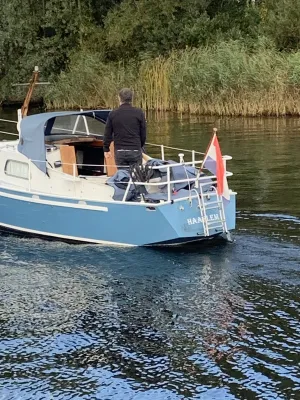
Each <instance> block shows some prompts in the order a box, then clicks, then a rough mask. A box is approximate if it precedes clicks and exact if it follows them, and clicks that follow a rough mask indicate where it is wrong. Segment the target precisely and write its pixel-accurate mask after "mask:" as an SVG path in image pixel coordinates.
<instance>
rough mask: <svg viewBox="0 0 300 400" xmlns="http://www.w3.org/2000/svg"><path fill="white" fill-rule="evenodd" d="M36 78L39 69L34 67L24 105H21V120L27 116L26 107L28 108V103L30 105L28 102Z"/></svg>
mask: <svg viewBox="0 0 300 400" xmlns="http://www.w3.org/2000/svg"><path fill="white" fill-rule="evenodd" d="M38 78H39V67H34V71H33V75H32V78H31V80H30V83H29V88H28V91H27V94H26V97H25V100H24V103H23V105H22V108H21V114H22V118H24V117H26V116H27V113H28V107H29V103H30V100H31V96H32V92H33V89H34V86H35V84H36V83H37V81H38Z"/></svg>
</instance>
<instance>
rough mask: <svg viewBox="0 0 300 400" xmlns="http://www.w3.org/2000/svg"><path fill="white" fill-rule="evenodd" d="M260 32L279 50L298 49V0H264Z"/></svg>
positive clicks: (299, 3)
mask: <svg viewBox="0 0 300 400" xmlns="http://www.w3.org/2000/svg"><path fill="white" fill-rule="evenodd" d="M261 15H262V18H263V24H262V30H263V32H264V33H265V34H267V35H269V36H270V37H272V39H273V40H274V41H275V43H276V45H277V47H278V48H279V49H280V50H297V49H299V47H300V25H299V20H300V0H281V1H273V0H265V1H264V2H263V3H262V4H261Z"/></svg>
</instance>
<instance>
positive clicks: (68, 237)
mask: <svg viewBox="0 0 300 400" xmlns="http://www.w3.org/2000/svg"><path fill="white" fill-rule="evenodd" d="M1 226H3V227H4V228H8V229H14V230H16V231H20V232H27V233H33V234H36V235H43V236H51V237H56V238H60V239H67V240H75V241H76V240H77V241H79V242H86V243H97V244H105V245H114V246H123V247H134V246H136V245H134V244H128V243H118V242H110V241H107V240H96V239H87V238H81V237H77V236H68V235H60V234H58V233H51V232H42V231H37V230H35V229H28V228H21V227H20V226H15V225H9V224H3V223H2V222H1V223H0V227H1Z"/></svg>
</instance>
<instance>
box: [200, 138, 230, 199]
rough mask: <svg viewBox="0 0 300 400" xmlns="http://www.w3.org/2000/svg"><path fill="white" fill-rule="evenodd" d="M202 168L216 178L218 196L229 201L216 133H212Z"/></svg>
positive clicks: (224, 170)
mask: <svg viewBox="0 0 300 400" xmlns="http://www.w3.org/2000/svg"><path fill="white" fill-rule="evenodd" d="M203 168H206V169H207V170H208V171H210V172H211V173H212V174H214V175H215V176H216V177H217V193H218V195H220V196H223V197H224V198H225V199H226V200H230V193H229V188H228V183H227V178H226V169H225V166H224V161H223V158H222V153H221V149H220V145H219V141H218V138H217V134H216V133H214V135H213V137H212V139H211V142H210V144H209V146H208V148H207V150H206V153H205V156H204V159H203V163H202V168H201V169H203Z"/></svg>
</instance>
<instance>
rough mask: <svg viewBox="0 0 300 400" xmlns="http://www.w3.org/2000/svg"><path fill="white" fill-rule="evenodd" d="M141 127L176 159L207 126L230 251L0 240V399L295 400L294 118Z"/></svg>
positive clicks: (299, 252) (298, 372)
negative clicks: (225, 170) (222, 161)
mask: <svg viewBox="0 0 300 400" xmlns="http://www.w3.org/2000/svg"><path fill="white" fill-rule="evenodd" d="M148 120H149V122H148V125H149V136H150V137H149V141H151V142H154V143H159V142H161V140H162V139H163V142H164V143H166V144H169V145H171V146H174V147H185V148H188V149H191V148H193V147H195V148H196V149H199V150H201V149H205V147H206V145H207V143H208V141H209V138H210V136H211V130H212V127H213V126H217V127H218V128H219V131H220V133H219V137H220V142H221V147H222V149H223V152H224V153H225V154H230V155H232V156H233V157H234V158H233V160H232V161H231V162H230V163H229V168H230V169H231V170H232V171H233V172H234V176H233V177H232V178H231V180H230V181H231V185H230V186H231V187H232V188H233V189H234V190H236V191H237V192H238V215H237V225H238V226H237V230H236V232H235V235H234V238H235V242H234V243H233V244H224V243H219V242H212V243H210V244H209V245H207V246H203V245H201V246H200V245H199V246H197V247H195V246H189V247H184V248H171V249H159V250H158V249H150V248H146V249H142V248H138V249H118V248H108V247H101V246H88V245H80V246H74V245H67V244H63V243H58V242H46V241H42V240H29V239H20V238H16V237H11V236H5V235H3V236H1V237H0V360H1V362H0V400H8V399H9V400H10V399H13V400H14V399H22V400H23V399H101V400H102V399H126V400H127V399H142V400H144V399H155V400H156V399H164V400H165V399H171V400H173V399H174V400H179V399H185V398H189V399H275V398H277V399H297V398H299V393H300V378H299V377H300V367H299V352H300V317H299V306H300V296H299V287H300V266H299V265H300V246H299V236H300V235H299V233H300V232H299V227H300V208H299V207H300V206H299V201H297V197H299V186H298V184H297V182H298V178H299V175H298V170H299V167H300V165H299V163H300V160H299V157H297V146H298V148H299V144H300V143H299V142H300V139H299V134H298V120H297V119H282V120H277V119H246V120H244V119H242V120H239V119H220V120H215V119H214V118H212V117H207V118H199V117H192V118H191V119H188V118H187V117H181V116H176V117H174V116H173V117H172V118H170V116H159V117H158V116H155V115H150V116H148ZM5 128H6V129H3V125H2V126H1V125H0V130H7V126H6V127H5ZM169 156H170V157H172V158H175V157H177V152H176V151H173V152H170V154H169ZM0 212H1V211H0Z"/></svg>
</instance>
